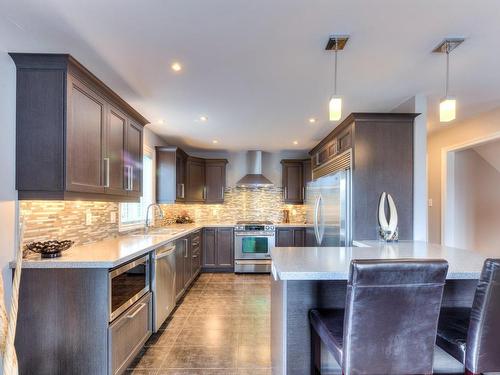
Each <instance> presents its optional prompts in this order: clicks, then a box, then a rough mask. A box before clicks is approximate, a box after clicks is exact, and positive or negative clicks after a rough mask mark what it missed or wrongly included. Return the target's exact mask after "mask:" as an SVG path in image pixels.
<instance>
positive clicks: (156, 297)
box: [151, 242, 175, 332]
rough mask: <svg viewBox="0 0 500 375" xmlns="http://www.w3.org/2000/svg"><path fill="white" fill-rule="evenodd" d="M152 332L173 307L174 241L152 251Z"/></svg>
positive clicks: (156, 329) (158, 326)
mask: <svg viewBox="0 0 500 375" xmlns="http://www.w3.org/2000/svg"><path fill="white" fill-rule="evenodd" d="M151 285H152V289H153V332H156V331H158V329H159V328H160V326H161V325H162V324H163V322H164V321H165V319H167V318H168V316H169V315H170V313H171V312H172V310H173V309H174V307H175V243H174V242H171V243H168V244H166V245H164V246H161V247H159V248H157V249H156V250H155V251H154V253H153V272H152V283H151Z"/></svg>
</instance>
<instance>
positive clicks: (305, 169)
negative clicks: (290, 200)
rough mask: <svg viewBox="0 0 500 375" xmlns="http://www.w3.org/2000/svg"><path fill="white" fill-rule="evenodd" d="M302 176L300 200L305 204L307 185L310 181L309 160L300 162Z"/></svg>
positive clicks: (310, 169)
mask: <svg viewBox="0 0 500 375" xmlns="http://www.w3.org/2000/svg"><path fill="white" fill-rule="evenodd" d="M302 174H303V176H302V177H303V183H302V200H303V202H306V200H307V197H306V194H307V189H306V188H307V183H308V182H310V181H312V167H311V159H305V160H303V161H302Z"/></svg>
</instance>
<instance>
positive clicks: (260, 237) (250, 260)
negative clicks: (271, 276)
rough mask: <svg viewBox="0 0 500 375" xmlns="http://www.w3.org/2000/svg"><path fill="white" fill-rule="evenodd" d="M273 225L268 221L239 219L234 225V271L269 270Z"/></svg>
mask: <svg viewBox="0 0 500 375" xmlns="http://www.w3.org/2000/svg"><path fill="white" fill-rule="evenodd" d="M274 246H275V227H274V224H273V223H271V222H270V221H254V222H246V221H241V222H240V221H239V222H238V223H237V224H236V226H235V227H234V257H235V260H234V272H236V273H267V272H271V249H272V248H274Z"/></svg>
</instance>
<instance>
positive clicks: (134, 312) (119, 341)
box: [108, 293, 153, 375]
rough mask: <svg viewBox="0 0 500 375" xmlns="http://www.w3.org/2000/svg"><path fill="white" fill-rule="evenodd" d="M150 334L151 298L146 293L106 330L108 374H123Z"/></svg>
mask: <svg viewBox="0 0 500 375" xmlns="http://www.w3.org/2000/svg"><path fill="white" fill-rule="evenodd" d="M152 332H153V327H152V298H151V293H148V294H146V295H145V296H144V297H142V298H141V299H140V300H139V301H137V302H136V303H134V304H133V305H132V306H131V307H130V308H129V309H127V310H126V311H125V312H124V313H123V314H122V315H121V316H120V317H118V318H117V319H116V320H115V321H114V322H113V323H112V324H111V325H110V326H109V328H108V345H109V351H108V353H109V357H108V361H109V369H110V370H109V373H110V374H112V375H116V374H122V373H124V372H125V370H126V369H127V367H128V365H129V364H130V363H131V362H132V360H133V359H134V357H135V356H136V355H137V353H139V351H140V350H141V348H142V347H143V346H144V344H145V343H146V341H147V339H148V338H149V336H151V334H152Z"/></svg>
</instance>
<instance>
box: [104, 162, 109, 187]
mask: <svg viewBox="0 0 500 375" xmlns="http://www.w3.org/2000/svg"><path fill="white" fill-rule="evenodd" d="M104 169H105V170H106V172H105V173H104V187H106V188H109V158H104Z"/></svg>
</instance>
